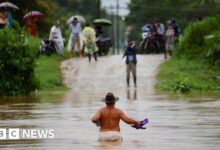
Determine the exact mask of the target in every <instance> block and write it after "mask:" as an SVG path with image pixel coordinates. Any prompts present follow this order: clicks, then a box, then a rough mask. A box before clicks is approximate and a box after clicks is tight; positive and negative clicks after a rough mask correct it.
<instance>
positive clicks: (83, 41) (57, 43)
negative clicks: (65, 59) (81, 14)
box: [49, 17, 98, 61]
mask: <svg viewBox="0 0 220 150" xmlns="http://www.w3.org/2000/svg"><path fill="white" fill-rule="evenodd" d="M69 31H70V37H69V42H68V49H69V51H70V57H71V58H72V57H73V56H74V54H77V55H78V56H79V57H82V56H83V52H84V54H85V55H87V56H88V58H89V61H91V56H92V55H93V56H94V58H95V61H97V54H96V53H97V51H98V47H97V45H96V32H95V29H94V28H92V27H91V26H90V24H89V23H86V24H85V27H84V28H83V30H82V25H81V23H80V21H79V20H78V18H77V17H73V18H72V20H71V22H70V24H69ZM49 40H50V41H52V42H53V43H54V47H55V49H56V52H57V53H58V54H63V51H64V43H63V38H62V32H61V29H60V21H57V22H56V23H55V25H54V26H52V28H51V30H50V37H49ZM83 49H84V51H83Z"/></svg>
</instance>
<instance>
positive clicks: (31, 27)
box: [23, 11, 43, 36]
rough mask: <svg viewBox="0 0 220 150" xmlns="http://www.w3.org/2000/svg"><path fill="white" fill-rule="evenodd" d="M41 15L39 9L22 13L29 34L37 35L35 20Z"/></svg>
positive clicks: (40, 17)
mask: <svg viewBox="0 0 220 150" xmlns="http://www.w3.org/2000/svg"><path fill="white" fill-rule="evenodd" d="M42 17H43V14H42V13H41V12H39V11H31V12H29V13H27V14H25V15H24V17H23V20H24V21H25V29H26V31H27V32H28V33H29V34H30V35H32V36H36V35H37V26H36V24H35V21H37V20H40V19H42Z"/></svg>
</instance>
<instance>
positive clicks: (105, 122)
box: [92, 93, 140, 142]
mask: <svg viewBox="0 0 220 150" xmlns="http://www.w3.org/2000/svg"><path fill="white" fill-rule="evenodd" d="M118 100H119V98H118V97H115V96H114V95H113V93H107V95H106V97H105V98H104V99H102V101H103V102H104V103H105V104H106V107H104V108H101V109H99V110H98V111H97V112H96V114H95V115H94V116H93V117H92V122H93V123H95V124H96V125H97V126H100V134H99V138H98V141H99V142H120V141H122V136H121V134H120V126H119V123H120V120H123V121H124V122H125V123H127V124H131V125H135V126H137V127H139V126H140V122H139V121H136V120H133V119H131V118H130V117H128V116H127V115H126V114H125V113H124V112H123V111H122V110H121V109H118V108H116V107H115V102H116V101H118Z"/></svg>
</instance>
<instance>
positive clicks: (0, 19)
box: [0, 10, 7, 29]
mask: <svg viewBox="0 0 220 150" xmlns="http://www.w3.org/2000/svg"><path fill="white" fill-rule="evenodd" d="M6 24H7V17H6V16H5V13H4V12H2V11H1V10H0V29H3V28H4V27H5V25H6Z"/></svg>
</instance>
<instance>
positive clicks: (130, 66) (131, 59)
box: [122, 39, 137, 87]
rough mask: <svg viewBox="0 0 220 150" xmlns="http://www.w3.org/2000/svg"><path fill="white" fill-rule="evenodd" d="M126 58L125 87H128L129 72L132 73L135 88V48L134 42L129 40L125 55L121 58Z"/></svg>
mask: <svg viewBox="0 0 220 150" xmlns="http://www.w3.org/2000/svg"><path fill="white" fill-rule="evenodd" d="M125 56H126V61H125V63H126V65H127V68H126V72H127V76H126V80H127V86H128V87H129V86H130V72H132V75H133V79H134V86H135V87H136V86H137V76H136V64H137V57H136V46H135V43H134V41H132V40H131V39H129V40H128V46H127V48H126V50H125V53H124V55H123V57H122V58H124V57H125Z"/></svg>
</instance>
